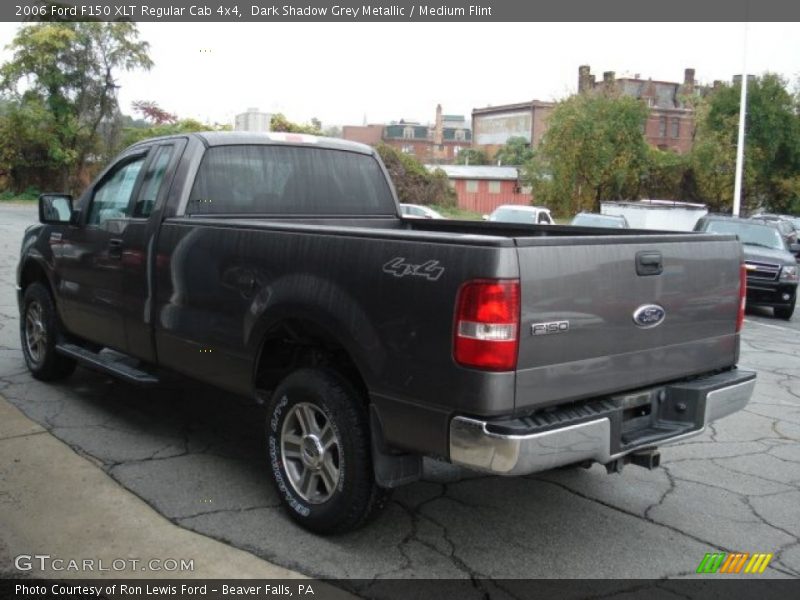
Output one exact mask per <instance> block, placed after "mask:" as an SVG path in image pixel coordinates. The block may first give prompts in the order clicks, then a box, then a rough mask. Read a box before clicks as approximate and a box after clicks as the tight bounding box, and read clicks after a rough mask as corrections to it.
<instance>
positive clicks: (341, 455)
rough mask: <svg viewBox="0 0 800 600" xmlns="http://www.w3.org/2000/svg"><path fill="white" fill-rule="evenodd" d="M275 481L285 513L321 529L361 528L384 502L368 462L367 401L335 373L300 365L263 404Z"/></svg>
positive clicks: (326, 531)
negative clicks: (269, 399) (265, 407)
mask: <svg viewBox="0 0 800 600" xmlns="http://www.w3.org/2000/svg"><path fill="white" fill-rule="evenodd" d="M267 450H268V453H269V464H270V470H271V472H272V479H273V482H274V484H275V486H276V488H277V491H278V495H279V496H280V498H281V501H282V502H283V504H284V506H285V507H286V509H287V510H288V512H289V515H290V516H291V517H292V519H294V520H295V521H296V522H297V523H298V524H300V525H301V526H302V527H304V528H305V529H308V530H310V531H313V532H315V533H319V534H333V533H344V532H346V531H352V530H353V529H356V528H358V527H360V526H361V525H363V524H365V523H366V522H367V521H369V520H370V519H371V518H372V517H374V516H375V515H376V514H377V513H378V512H379V511H380V509H381V508H382V507H383V506H384V505H385V504H386V501H387V500H388V497H389V491H388V490H385V489H383V488H381V487H379V486H378V485H377V483H376V482H375V476H374V473H373V467H372V453H371V448H370V435H369V421H368V419H367V413H366V410H365V403H364V399H363V398H362V397H361V395H360V394H358V393H357V392H356V390H355V389H354V388H353V386H352V385H350V384H349V382H347V381H346V380H345V379H344V378H342V377H341V376H340V375H338V374H337V373H336V372H334V371H330V370H326V369H300V370H298V371H295V372H293V373H291V374H290V375H288V376H287V377H286V379H284V380H283V381H282V382H281V383H280V385H279V386H278V387H277V389H276V390H275V393H274V394H273V396H272V400H271V401H270V403H269V406H268V409H267Z"/></svg>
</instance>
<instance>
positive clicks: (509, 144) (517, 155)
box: [494, 136, 533, 166]
mask: <svg viewBox="0 0 800 600" xmlns="http://www.w3.org/2000/svg"><path fill="white" fill-rule="evenodd" d="M532 158H533V149H532V148H531V145H530V144H529V143H528V140H526V139H525V138H524V137H518V136H514V137H510V138H508V140H506V143H505V145H503V146H502V147H501V148H500V149H499V150H498V151H497V152H496V153H495V155H494V163H495V164H500V165H514V166H521V165H524V164H526V163H528V162H530V160H531V159H532Z"/></svg>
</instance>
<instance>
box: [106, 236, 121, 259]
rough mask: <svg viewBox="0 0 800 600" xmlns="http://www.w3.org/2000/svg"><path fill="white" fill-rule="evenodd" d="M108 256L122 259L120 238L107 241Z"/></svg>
mask: <svg viewBox="0 0 800 600" xmlns="http://www.w3.org/2000/svg"><path fill="white" fill-rule="evenodd" d="M108 255H109V256H110V257H111V258H122V240H121V239H120V238H112V239H110V240H108Z"/></svg>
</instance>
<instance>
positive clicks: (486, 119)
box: [472, 100, 555, 157]
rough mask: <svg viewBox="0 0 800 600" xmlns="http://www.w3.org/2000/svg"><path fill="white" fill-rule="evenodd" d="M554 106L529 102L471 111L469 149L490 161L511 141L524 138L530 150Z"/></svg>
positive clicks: (540, 102)
mask: <svg viewBox="0 0 800 600" xmlns="http://www.w3.org/2000/svg"><path fill="white" fill-rule="evenodd" d="M554 107H555V103H554V102H543V101H541V100H531V101H530V102H520V103H517V104H504V105H502V106H487V107H486V108H475V109H473V110H472V138H473V142H474V143H473V147H474V148H477V149H479V150H483V151H484V152H486V153H487V154H488V155H489V156H490V157H491V156H493V155H494V153H495V152H497V150H498V149H499V148H500V147H501V146H503V145H505V143H506V142H507V141H508V139H509V138H511V137H522V138H525V139H526V140H527V141H528V143H529V144H531V145H532V146H533V147H534V148H535V147H536V146H538V145H539V142H540V141H541V139H542V135H543V134H544V132H545V131H546V130H547V117H548V116H549V115H550V113H551V112H552V110H553V108H554Z"/></svg>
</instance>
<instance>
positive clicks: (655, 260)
mask: <svg viewBox="0 0 800 600" xmlns="http://www.w3.org/2000/svg"><path fill="white" fill-rule="evenodd" d="M663 270H664V259H663V257H662V256H661V252H658V251H657V250H644V251H642V252H637V253H636V274H637V275H660V274H661V272H662V271H663Z"/></svg>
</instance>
